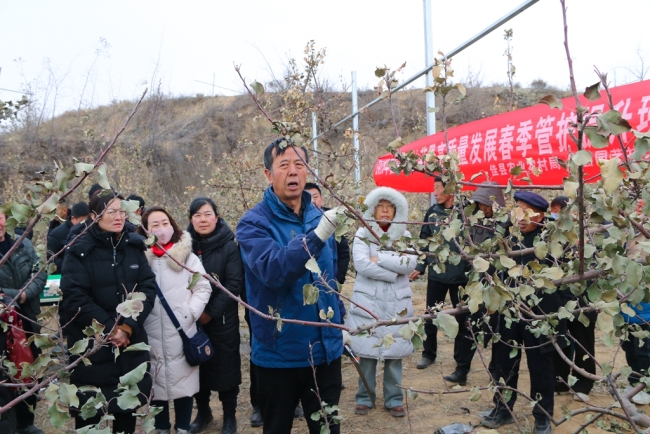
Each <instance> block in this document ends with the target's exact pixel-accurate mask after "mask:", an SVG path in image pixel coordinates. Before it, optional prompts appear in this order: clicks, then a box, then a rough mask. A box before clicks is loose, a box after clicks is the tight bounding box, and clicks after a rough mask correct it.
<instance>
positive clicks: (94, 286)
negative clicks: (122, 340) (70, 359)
mask: <svg viewBox="0 0 650 434" xmlns="http://www.w3.org/2000/svg"><path fill="white" fill-rule="evenodd" d="M114 236H115V234H114V233H112V232H103V233H102V232H101V231H100V229H99V227H97V226H92V227H91V228H90V229H89V230H88V231H87V232H86V233H85V234H84V235H83V236H81V237H80V238H79V239H78V240H77V242H76V243H75V244H74V245H72V246H71V247H70V249H69V250H68V251H67V253H66V255H65V260H64V262H63V270H62V277H61V291H62V293H63V301H62V302H61V305H60V309H59V313H60V315H61V321H62V324H65V323H66V322H67V321H69V320H70V319H72V318H73V317H74V316H75V314H76V317H74V320H73V321H72V323H71V324H70V325H69V326H68V327H66V328H65V330H64V332H65V334H66V336H67V337H68V347H72V346H73V345H74V344H75V343H76V342H77V341H80V340H81V339H83V338H85V337H86V336H85V335H84V334H83V330H84V328H86V327H88V326H90V325H91V324H92V321H93V319H95V320H97V321H98V322H99V323H101V324H103V325H104V326H106V327H105V329H104V332H105V333H108V332H109V331H110V330H111V329H112V328H113V326H114V325H115V320H116V318H117V312H116V308H117V306H118V305H119V304H120V303H121V302H122V301H124V299H125V297H126V293H127V292H131V291H133V290H134V289H135V291H137V292H141V293H144V294H145V296H146V299H145V300H144V301H143V305H144V309H143V311H142V312H140V314H139V315H138V317H137V319H133V318H126V319H121V320H120V324H125V325H128V326H129V327H131V329H132V334H131V337H130V338H129V340H130V344H131V345H133V344H137V343H140V342H143V343H147V333H146V332H145V330H144V327H143V324H144V320H145V319H146V318H147V316H148V315H149V313H150V312H151V309H152V307H153V304H154V301H155V298H156V286H155V281H156V278H155V275H154V273H153V271H151V268H150V267H149V263H148V262H147V258H146V257H145V254H144V251H145V250H146V246H145V244H144V238H143V237H142V236H140V235H138V234H135V233H133V232H129V231H128V229H127V230H124V231H123V232H122V238H121V239H120V240H119V242H117V241H116V239H115V238H114ZM113 244H115V245H116V247H115V248H114V247H113ZM77 312H78V313H77ZM113 348H114V347H112V346H105V347H103V348H101V349H100V350H99V351H98V352H97V353H95V354H93V355H92V356H91V357H90V361H91V362H92V364H91V365H89V366H85V365H84V364H83V363H81V364H79V365H78V366H77V367H76V368H75V369H74V371H73V372H72V375H71V377H70V382H71V383H72V384H75V385H77V386H82V385H92V386H97V387H100V388H101V390H102V393H103V394H104V396H105V397H106V399H107V400H110V399H111V398H113V397H115V396H117V394H116V392H115V389H116V386H117V384H118V383H119V377H120V376H121V375H124V374H126V373H127V372H129V371H131V370H133V369H135V368H136V367H138V366H139V365H140V364H141V363H145V362H148V361H149V351H133V352H121V354H120V356H119V357H118V358H117V360H116V359H115V355H114V353H113ZM151 384H152V382H151V377H150V376H149V375H145V376H144V379H143V380H142V381H140V383H138V387H139V389H140V392H141V394H140V396H139V398H140V401H141V404H144V400H145V396H148V395H149V393H150V391H151ZM143 394H144V396H143ZM79 395H80V400H81V402H80V405H83V404H84V402H85V400H86V399H88V398H90V394H86V395H84V394H81V393H79ZM125 411H126V410H122V409H120V408H119V407H118V405H117V402H116V400H112V401H111V402H110V405H109V413H121V412H125ZM131 411H132V410H128V412H131Z"/></svg>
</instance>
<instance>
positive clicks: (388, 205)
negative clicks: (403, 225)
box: [377, 203, 395, 210]
mask: <svg viewBox="0 0 650 434" xmlns="http://www.w3.org/2000/svg"><path fill="white" fill-rule="evenodd" d="M377 208H381V209H386V210H391V209H395V205H393V204H392V203H380V204H378V205H377Z"/></svg>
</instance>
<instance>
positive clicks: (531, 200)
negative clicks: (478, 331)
mask: <svg viewBox="0 0 650 434" xmlns="http://www.w3.org/2000/svg"><path fill="white" fill-rule="evenodd" d="M514 198H515V201H516V204H517V207H516V208H515V209H514V210H513V215H514V217H513V218H515V219H517V225H518V227H519V231H520V235H519V236H517V237H516V238H514V237H513V238H514V239H513V240H512V241H513V250H519V249H521V248H523V249H525V248H530V247H534V243H535V239H536V238H537V239H539V238H541V237H542V232H543V231H544V224H545V218H544V213H545V212H546V210H547V209H548V201H547V200H546V199H544V198H543V197H542V196H540V195H539V194H537V193H533V192H529V191H518V192H517V193H515V195H514ZM512 259H513V260H514V261H515V262H516V263H517V264H520V265H523V266H526V265H527V264H529V263H532V262H537V263H539V264H542V265H548V266H551V265H552V262H551V261H549V260H548V259H542V260H539V259H538V258H537V256H536V255H535V253H534V252H532V253H528V254H525V255H520V256H515V257H513V258H512ZM559 292H560V291H555V292H553V293H551V294H547V293H544V292H543V291H537V293H536V294H535V295H536V297H538V298H539V303H538V304H537V305H536V306H535V307H533V309H532V310H533V312H534V313H535V314H537V315H542V314H548V313H553V312H557V311H558V309H559V308H560V306H562V305H563V302H562V298H561V295H560V294H559ZM494 315H498V314H496V313H495V314H494ZM498 318H499V320H498V326H497V330H496V332H497V333H500V340H499V341H497V342H494V343H493V344H492V358H493V365H492V366H493V368H494V369H493V371H492V372H491V373H492V375H493V376H494V377H495V378H494V379H495V381H498V380H499V379H504V380H505V384H506V385H507V386H508V387H511V388H513V389H517V383H518V379H519V364H520V362H521V353H522V351H524V349H522V350H521V351H517V354H516V355H515V356H513V357H511V356H510V351H511V349H512V347H511V345H513V344H517V345H521V346H523V347H524V348H525V352H526V360H527V363H528V370H529V372H530V389H531V390H530V396H531V397H533V399H537V400H538V401H537V404H536V405H535V407H534V408H533V416H534V417H535V428H534V430H533V433H534V434H549V433H551V432H552V428H551V422H550V420H549V418H548V416H547V415H546V414H545V413H544V411H546V413H548V414H549V415H551V416H552V415H553V402H554V397H553V393H554V391H553V389H554V385H555V378H554V373H553V368H552V367H553V354H554V352H555V348H554V347H553V346H552V345H550V344H549V342H548V338H546V336H544V335H541V336H539V337H536V336H535V335H534V334H533V332H531V331H530V330H529V329H528V327H529V326H530V324H529V322H528V321H525V320H523V319H520V320H519V321H516V322H515V321H513V322H512V323H511V324H510V327H507V326H506V319H505V317H504V316H503V315H500V316H498ZM556 329H557V328H556ZM558 332H559V333H560V334H562V331H560V330H558ZM544 344H545V345H544ZM503 391H504V390H503V389H501V392H503ZM516 399H517V394H516V393H514V392H513V393H512V395H511V396H510V399H508V401H507V402H506V403H504V402H503V401H502V399H501V394H500V393H495V394H494V397H493V402H494V409H493V410H492V411H491V412H490V414H489V415H488V416H486V417H485V418H483V420H482V421H481V424H482V425H483V426H485V427H487V428H492V429H496V428H498V427H499V426H501V425H503V424H506V423H512V422H513V421H514V420H513V419H512V415H511V411H512V409H513V407H514V404H515V401H516ZM542 409H543V410H544V411H543V410H542Z"/></svg>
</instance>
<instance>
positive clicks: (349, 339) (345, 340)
mask: <svg viewBox="0 0 650 434" xmlns="http://www.w3.org/2000/svg"><path fill="white" fill-rule="evenodd" d="M343 345H352V336H350V333H348V332H347V330H343Z"/></svg>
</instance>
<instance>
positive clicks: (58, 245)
mask: <svg viewBox="0 0 650 434" xmlns="http://www.w3.org/2000/svg"><path fill="white" fill-rule="evenodd" d="M71 214H72V215H71V217H70V218H69V219H68V220H66V221H65V223H63V224H62V225H60V226H59V227H57V228H56V229H54V230H53V231H51V232H50V233H49V234H48V235H47V259H48V260H49V259H50V258H51V257H52V256H53V255H57V253H58V255H57V256H56V257H55V258H54V261H53V262H54V265H56V273H55V274H61V269H62V268H63V257H64V255H65V250H63V251H62V249H63V247H64V246H65V245H66V244H67V243H68V241H67V240H68V235H69V234H70V229H71V228H72V227H73V226H74V225H76V224H79V223H82V222H84V221H85V220H86V219H87V218H88V214H89V211H88V204H87V203H86V202H79V203H76V204H74V206H73V207H72V212H71Z"/></svg>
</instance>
